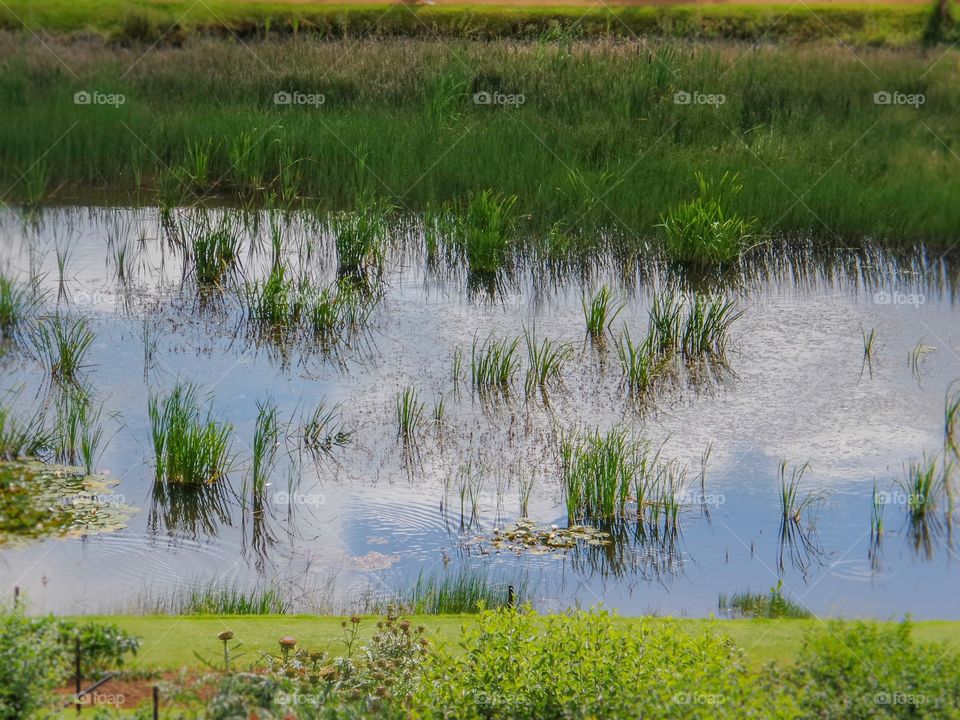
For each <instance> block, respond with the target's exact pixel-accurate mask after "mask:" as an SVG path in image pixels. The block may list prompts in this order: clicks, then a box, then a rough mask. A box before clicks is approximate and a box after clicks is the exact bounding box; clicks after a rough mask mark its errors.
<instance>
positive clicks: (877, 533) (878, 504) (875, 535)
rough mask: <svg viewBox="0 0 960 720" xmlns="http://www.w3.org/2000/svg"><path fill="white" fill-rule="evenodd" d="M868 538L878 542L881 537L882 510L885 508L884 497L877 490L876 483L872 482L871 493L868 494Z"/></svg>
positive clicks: (882, 528)
mask: <svg viewBox="0 0 960 720" xmlns="http://www.w3.org/2000/svg"><path fill="white" fill-rule="evenodd" d="M870 500H871V502H870V538H871V540H872V541H873V542H874V543H878V542H879V540H880V538H882V537H883V530H884V527H883V511H884V509H885V508H886V502H885V499H884V497H883V496H882V495H881V494H880V493H879V492H877V484H876V483H874V484H873V493H872V494H871V496H870Z"/></svg>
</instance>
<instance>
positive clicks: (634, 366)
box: [617, 328, 664, 399]
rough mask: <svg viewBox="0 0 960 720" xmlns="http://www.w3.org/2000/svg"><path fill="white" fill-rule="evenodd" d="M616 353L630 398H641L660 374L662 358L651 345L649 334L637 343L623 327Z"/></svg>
mask: <svg viewBox="0 0 960 720" xmlns="http://www.w3.org/2000/svg"><path fill="white" fill-rule="evenodd" d="M617 355H618V357H619V358H620V368H621V371H622V372H623V382H624V384H626V386H627V390H628V392H629V394H630V397H632V398H635V399H636V398H642V397H644V396H645V395H646V394H647V392H648V391H649V390H650V389H651V388H652V387H653V385H654V383H655V382H656V381H657V379H658V378H659V377H660V376H661V374H662V370H663V368H664V360H663V358H661V357H659V356H658V354H657V353H656V352H654V350H653V348H652V347H651V342H650V337H649V335H648V336H646V337H644V338H643V339H642V340H640V341H639V342H637V343H634V341H633V339H632V338H631V337H630V331H629V330H628V329H627V328H624V329H623V334H622V335H621V336H620V341H619V342H618V343H617Z"/></svg>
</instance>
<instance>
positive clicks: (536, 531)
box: [470, 518, 610, 555]
mask: <svg viewBox="0 0 960 720" xmlns="http://www.w3.org/2000/svg"><path fill="white" fill-rule="evenodd" d="M580 542H582V543H585V544H588V545H609V544H610V534H609V533H605V532H601V531H600V530H597V529H596V528H592V527H589V526H587V525H572V526H570V527H566V528H562V527H558V526H556V525H551V526H549V527H546V526H544V527H541V526H538V525H537V524H536V523H535V522H534V521H533V520H531V519H530V518H520V519H519V520H517V521H516V523H514V524H513V525H511V526H509V527H505V528H494V530H493V535H492V536H491V537H476V538H472V539H471V541H470V544H478V545H479V544H483V543H489V544H490V545H491V546H492V547H493V548H494V549H495V550H497V551H513V552H514V553H516V554H518V555H519V554H521V553H524V552H526V553H529V554H531V555H543V554H546V553H550V552H561V551H564V550H570V549H571V548H575V547H576V546H577V543H580Z"/></svg>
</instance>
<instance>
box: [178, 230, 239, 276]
mask: <svg viewBox="0 0 960 720" xmlns="http://www.w3.org/2000/svg"><path fill="white" fill-rule="evenodd" d="M239 254H240V241H239V239H238V238H237V237H236V235H235V234H234V233H233V232H232V231H231V230H230V229H228V228H220V229H218V230H214V231H213V232H204V233H201V234H199V235H197V236H196V237H195V238H193V247H192V248H191V253H190V256H191V258H192V259H193V272H194V277H195V278H196V281H197V284H198V285H200V286H214V287H220V286H222V285H223V283H224V280H225V279H226V278H227V277H228V276H229V274H230V273H232V272H233V271H234V269H235V266H236V262H237V259H238V257H239Z"/></svg>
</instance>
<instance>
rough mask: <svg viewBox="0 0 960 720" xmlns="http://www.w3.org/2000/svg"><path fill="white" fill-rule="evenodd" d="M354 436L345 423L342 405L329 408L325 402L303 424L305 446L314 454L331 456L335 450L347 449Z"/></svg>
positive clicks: (321, 402) (322, 401)
mask: <svg viewBox="0 0 960 720" xmlns="http://www.w3.org/2000/svg"><path fill="white" fill-rule="evenodd" d="M352 436H353V430H350V429H348V428H347V426H346V425H345V424H344V422H343V419H342V415H341V407H340V405H339V404H337V405H333V406H332V407H328V406H327V403H326V401H324V400H321V401H320V403H319V404H318V405H317V407H316V408H314V410H313V412H312V413H311V414H310V416H309V417H308V418H307V419H306V421H305V422H304V423H303V428H302V437H303V444H304V446H305V447H306V448H307V449H308V450H310V451H312V452H321V453H324V454H327V455H329V454H330V453H332V452H333V450H334V449H335V448H338V447H346V446H347V445H348V444H349V443H350V438H351V437H352Z"/></svg>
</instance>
